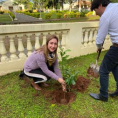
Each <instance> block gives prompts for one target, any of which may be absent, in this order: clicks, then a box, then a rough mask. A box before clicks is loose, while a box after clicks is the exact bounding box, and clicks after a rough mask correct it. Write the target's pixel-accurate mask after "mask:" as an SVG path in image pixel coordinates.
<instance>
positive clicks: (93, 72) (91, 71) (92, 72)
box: [87, 67, 99, 78]
mask: <svg viewBox="0 0 118 118" xmlns="http://www.w3.org/2000/svg"><path fill="white" fill-rule="evenodd" d="M87 76H88V77H95V78H98V77H99V73H98V72H95V71H93V69H92V68H91V67H89V68H88V70H87Z"/></svg>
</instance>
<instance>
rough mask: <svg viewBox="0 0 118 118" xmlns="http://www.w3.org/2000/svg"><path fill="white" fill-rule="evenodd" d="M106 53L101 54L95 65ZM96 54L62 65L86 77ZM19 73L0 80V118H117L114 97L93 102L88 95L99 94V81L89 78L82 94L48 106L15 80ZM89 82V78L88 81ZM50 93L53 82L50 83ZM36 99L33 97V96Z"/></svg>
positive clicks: (117, 104)
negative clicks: (71, 100) (72, 100)
mask: <svg viewBox="0 0 118 118" xmlns="http://www.w3.org/2000/svg"><path fill="white" fill-rule="evenodd" d="M105 53H106V51H103V52H102V53H101V56H100V59H99V64H100V63H101V61H102V59H103V57H104V54H105ZM96 56H97V54H96V53H94V54H89V55H85V56H80V57H75V58H72V59H69V60H68V61H67V62H66V64H67V65H69V66H70V67H71V68H72V69H73V70H78V71H79V75H82V76H84V77H86V78H88V77H87V76H86V73H87V72H86V71H87V69H88V67H89V65H90V63H95V59H96ZM18 75H19V72H14V73H11V74H7V75H5V76H1V77H0V118H117V117H118V111H117V110H118V98H110V97H109V100H108V102H102V101H97V100H94V99H93V98H91V97H90V96H89V93H90V92H93V93H94V92H95V93H99V87H98V86H99V79H98V78H97V79H95V78H93V79H92V81H91V83H90V85H89V87H88V89H87V90H86V91H85V92H84V93H80V92H77V93H76V100H75V101H74V102H73V103H71V104H69V105H60V104H51V103H50V102H48V101H47V99H45V98H44V97H43V95H42V94H41V92H37V91H35V90H34V89H33V88H32V87H31V86H30V85H27V84H26V83H24V81H23V80H19V78H18ZM88 79H89V78H88ZM48 83H49V85H50V87H49V88H45V89H46V90H53V84H54V83H57V81H55V80H50V81H49V82H48ZM115 85H116V84H115V81H114V79H113V75H112V74H111V73H110V79H109V92H112V91H115ZM36 93H38V94H39V95H38V96H35V97H34V94H36Z"/></svg>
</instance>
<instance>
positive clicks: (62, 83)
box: [58, 78, 66, 91]
mask: <svg viewBox="0 0 118 118" xmlns="http://www.w3.org/2000/svg"><path fill="white" fill-rule="evenodd" d="M58 82H59V83H60V84H61V85H62V90H63V91H66V84H65V81H64V80H63V79H62V78H59V79H58Z"/></svg>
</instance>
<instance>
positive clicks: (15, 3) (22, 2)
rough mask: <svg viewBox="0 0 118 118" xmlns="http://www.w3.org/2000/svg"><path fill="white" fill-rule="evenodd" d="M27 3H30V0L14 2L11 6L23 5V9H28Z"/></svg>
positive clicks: (15, 0)
mask: <svg viewBox="0 0 118 118" xmlns="http://www.w3.org/2000/svg"><path fill="white" fill-rule="evenodd" d="M29 2H30V0H14V2H13V4H14V5H21V4H23V5H24V6H25V8H28V7H29Z"/></svg>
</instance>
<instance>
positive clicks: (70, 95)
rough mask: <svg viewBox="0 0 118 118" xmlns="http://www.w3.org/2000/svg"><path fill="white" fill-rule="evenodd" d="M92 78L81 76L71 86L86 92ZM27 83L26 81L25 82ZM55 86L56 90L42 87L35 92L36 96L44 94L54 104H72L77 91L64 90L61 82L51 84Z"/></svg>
mask: <svg viewBox="0 0 118 118" xmlns="http://www.w3.org/2000/svg"><path fill="white" fill-rule="evenodd" d="M90 82H91V81H90V80H89V79H87V78H84V77H82V76H79V77H78V78H77V81H76V84H75V85H73V86H71V89H75V90H77V91H79V92H81V93H84V92H85V91H86V89H87V88H88V86H89V84H90ZM25 83H26V82H25ZM51 86H53V88H54V91H52V90H47V88H45V87H42V90H41V91H37V92H36V93H34V94H33V96H34V97H37V96H40V95H43V96H44V99H45V100H47V101H49V102H50V103H52V104H64V105H67V104H70V103H72V102H74V101H75V99H76V92H63V91H62V87H61V85H60V84H59V83H56V84H53V85H51ZM24 88H25V87H24ZM64 94H65V95H64Z"/></svg>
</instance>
